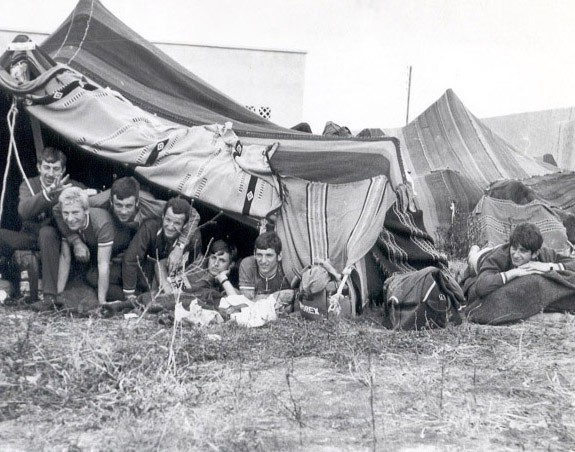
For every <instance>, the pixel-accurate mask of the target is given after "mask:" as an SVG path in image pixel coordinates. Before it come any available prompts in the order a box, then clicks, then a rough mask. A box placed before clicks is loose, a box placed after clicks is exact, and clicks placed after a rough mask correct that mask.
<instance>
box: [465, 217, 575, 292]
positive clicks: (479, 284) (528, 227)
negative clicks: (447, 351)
mask: <svg viewBox="0 0 575 452" xmlns="http://www.w3.org/2000/svg"><path fill="white" fill-rule="evenodd" d="M542 245H543V236H542V235H541V232H540V231H539V228H538V227H537V226H536V225H535V224H533V223H521V224H519V225H517V226H516V227H515V229H514V230H513V232H512V233H511V235H510V237H509V243H507V244H505V245H501V246H498V247H496V248H494V249H492V250H488V251H487V252H486V253H483V254H482V255H481V256H479V260H478V261H477V262H476V263H475V267H476V272H477V277H476V279H474V280H471V281H470V282H469V283H466V284H465V285H464V289H466V292H467V293H468V300H469V301H474V300H476V299H477V298H483V297H486V296H487V295H489V294H490V293H492V292H494V291H495V290H497V289H499V288H500V287H503V286H504V285H505V284H507V283H508V282H509V281H512V280H514V279H516V278H521V277H522V276H526V275H533V274H542V273H547V272H550V271H556V270H565V269H568V270H575V259H573V258H570V257H568V256H564V255H562V254H559V253H557V252H555V251H554V250H552V249H550V248H547V247H545V246H542ZM471 254H474V253H473V252H472V253H471ZM470 258H471V260H473V256H470Z"/></svg>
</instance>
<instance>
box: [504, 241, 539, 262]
mask: <svg viewBox="0 0 575 452" xmlns="http://www.w3.org/2000/svg"><path fill="white" fill-rule="evenodd" d="M509 255H510V256H511V263H512V264H513V267H519V266H521V265H523V264H526V263H527V262H531V261H532V260H535V258H536V257H537V253H532V252H531V251H529V250H528V249H526V248H524V247H522V246H521V245H518V246H511V247H510V248H509Z"/></svg>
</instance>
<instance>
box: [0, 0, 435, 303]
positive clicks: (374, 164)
mask: <svg viewBox="0 0 575 452" xmlns="http://www.w3.org/2000/svg"><path fill="white" fill-rule="evenodd" d="M22 57H26V58H28V59H29V61H31V62H34V65H35V67H36V71H37V73H36V74H35V75H36V78H35V79H34V80H32V81H30V82H21V83H15V82H14V80H13V79H12V78H11V77H10V76H9V75H8V74H7V73H6V72H4V73H2V74H1V75H2V77H1V83H0V85H1V89H2V91H3V92H4V98H3V102H2V112H1V113H2V114H3V115H8V116H10V115H11V114H12V113H13V112H14V110H12V109H11V108H10V105H11V104H10V101H11V99H12V98H14V99H17V100H18V102H17V103H16V104H13V106H16V105H17V106H18V109H19V112H20V113H19V116H17V120H16V124H15V130H14V132H13V133H8V131H7V128H6V125H5V124H4V130H3V133H2V140H3V142H2V143H0V144H1V145H2V155H3V162H6V163H8V162H9V161H10V160H9V159H10V152H16V150H15V149H13V147H12V146H10V145H9V142H10V143H14V142H15V143H18V151H19V152H18V155H19V156H20V157H22V161H23V166H24V170H25V172H27V173H30V172H31V171H32V170H33V167H34V163H35V161H34V158H33V149H34V143H35V141H34V140H33V139H32V137H34V139H35V140H36V141H38V140H39V139H40V140H43V141H44V142H46V143H47V144H55V145H57V146H58V147H61V148H65V150H66V151H67V154H68V156H69V165H68V170H69V172H70V173H71V175H72V176H73V177H75V178H77V179H80V180H83V181H88V182H89V185H91V186H94V185H96V186H97V185H100V187H101V186H102V185H109V184H110V183H111V180H112V175H113V174H114V173H115V174H116V175H123V174H134V175H135V176H136V177H138V178H139V179H140V180H141V181H144V182H146V183H149V184H150V185H151V186H152V187H156V188H158V189H160V190H163V191H164V193H166V192H167V193H171V194H175V193H178V194H182V195H184V196H187V197H190V198H193V199H194V200H195V201H197V205H198V206H200V207H202V206H205V207H206V208H207V209H212V210H214V211H218V210H223V211H224V212H225V213H227V214H228V215H229V216H230V217H231V218H233V219H234V220H238V221H240V222H242V223H249V224H252V225H254V224H255V223H256V222H259V221H261V220H263V219H266V218H267V219H268V220H275V221H276V222H277V226H276V229H277V231H278V233H279V234H280V237H281V238H282V242H283V243H284V247H285V251H284V260H283V265H284V269H285V270H286V273H287V274H288V276H291V275H292V274H293V272H294V271H297V270H298V269H301V268H302V267H303V266H305V265H307V264H309V263H312V262H314V261H316V260H318V259H325V258H329V259H330V260H331V261H332V263H334V265H335V266H336V268H339V269H340V270H341V269H343V268H344V267H353V269H354V270H355V277H354V281H355V282H357V283H358V284H357V285H358V286H359V289H360V295H361V298H363V299H364V300H365V299H366V297H367V288H368V286H369V282H368V281H367V279H368V278H367V276H366V275H367V273H368V270H369V269H370V268H371V270H374V269H376V267H377V264H375V263H374V262H373V261H372V262H371V264H370V263H369V262H367V261H366V259H365V258H366V256H368V257H369V256H370V253H369V251H370V249H371V248H372V247H373V246H374V245H377V244H379V245H380V247H379V248H378V247H377V246H376V248H378V249H379V251H380V252H381V250H382V249H383V250H384V254H385V249H386V244H385V240H382V237H381V236H380V234H381V232H382V225H383V222H384V218H385V215H386V212H388V211H389V210H390V207H391V206H392V204H393V203H394V201H395V199H396V195H395V192H394V190H396V189H398V188H399V187H400V186H402V184H404V183H405V181H406V178H405V172H404V168H403V162H402V158H401V153H400V149H399V141H398V140H397V139H396V138H390V137H377V138H370V137H368V138H343V137H333V136H331V137H323V136H315V135H310V134H305V133H301V132H298V131H294V130H291V129H285V128H282V127H280V126H278V125H275V124H273V123H271V122H269V121H267V120H265V119H262V118H260V117H259V116H257V115H255V114H253V113H252V112H250V111H248V110H246V109H245V108H243V107H242V106H241V105H238V104H237V103H235V102H234V101H233V100H231V99H230V98H228V97H227V96H225V95H224V94H223V93H221V92H219V91H218V90H216V89H215V88H213V87H211V86H210V85H208V84H207V83H205V82H204V81H202V80H200V79H199V78H198V77H196V76H195V75H194V74H192V73H190V72H189V71H187V70H186V69H184V68H183V67H182V66H180V65H178V64H177V63H176V62H174V61H173V60H171V59H170V58H169V57H167V56H166V55H165V54H163V53H162V52H160V51H159V50H158V49H156V48H155V47H154V46H153V45H151V44H150V43H148V42H147V41H146V40H144V39H143V38H142V37H140V36H138V35H137V34H136V33H134V32H133V31H132V30H130V29H129V28H128V27H126V26H125V25H124V24H123V23H122V22H120V21H119V20H118V19H117V18H115V17H114V16H113V15H112V14H111V13H110V12H109V11H108V10H106V8H105V7H104V6H103V5H102V4H101V3H100V2H98V1H97V0H81V1H80V2H79V3H78V5H77V6H76V8H75V10H74V11H73V12H72V14H70V16H69V17H68V18H67V19H66V20H65V21H64V23H63V24H62V25H61V26H60V27H59V28H58V29H57V30H56V31H55V32H54V33H53V34H52V35H50V36H49V37H48V38H47V39H46V41H45V42H43V43H42V45H41V47H40V49H29V50H21V51H17V50H13V51H7V52H6V53H5V54H4V55H2V57H1V58H0V64H1V65H2V67H4V68H6V69H9V68H10V67H11V65H12V64H15V63H17V62H18V60H19V59H20V58H22ZM222 70H225V68H222ZM9 111H10V113H8V112H9ZM29 120H31V121H30V122H29ZM35 124H38V125H39V126H38V127H35V126H34V125H35ZM38 130H39V132H38ZM34 131H36V133H34ZM12 137H13V138H14V139H15V140H14V141H11V139H12ZM7 149H8V150H9V152H7V151H6V150H7ZM6 174H8V175H9V177H8V179H6V181H7V182H8V184H7V186H6V189H5V190H4V193H6V192H9V190H10V186H12V193H14V187H15V186H17V185H18V183H19V182H20V177H21V175H19V174H18V173H17V172H15V171H11V172H10V173H6ZM98 188H99V187H98ZM6 199H7V201H8V204H7V206H8V207H7V208H9V207H10V201H12V202H13V200H14V196H12V197H10V196H8V197H7V198H6ZM403 214H405V212H403ZM276 217H277V220H276ZM395 217H396V218H403V217H402V213H401V212H398V213H396V216H395ZM4 221H6V220H4ZM401 221H404V222H409V221H411V220H410V217H409V215H407V217H405V218H404V219H403V220H398V222H396V223H401ZM419 223H420V222H419ZM414 225H415V223H414ZM420 226H422V225H420ZM231 229H232V231H231V233H233V232H234V231H233V230H236V231H237V229H238V227H237V225H234V226H232V228H231ZM414 229H417V228H410V230H414ZM235 239H236V241H241V242H242V244H245V242H249V241H247V240H245V238H244V240H243V241H242V239H241V237H238V236H236V237H235ZM420 242H422V239H421V238H419V239H418V241H417V243H420ZM415 248H417V246H415ZM420 248H421V247H420ZM423 248H424V249H420V251H421V252H422V254H426V255H428V256H430V257H431V261H432V262H433V263H438V262H445V257H444V256H442V255H440V253H437V252H434V251H433V252H431V251H430V250H428V249H427V245H426V246H425V247H423ZM416 251H417V250H416ZM414 252H415V251H414ZM420 254H421V253H420ZM418 258H419V261H418V262H419V263H420V265H425V260H421V255H420V256H418ZM403 268H407V269H408V268H410V266H409V263H408V259H403ZM378 285H379V284H375V286H378Z"/></svg>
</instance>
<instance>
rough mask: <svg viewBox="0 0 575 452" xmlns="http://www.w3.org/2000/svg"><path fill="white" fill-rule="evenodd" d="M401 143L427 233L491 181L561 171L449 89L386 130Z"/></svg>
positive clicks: (466, 207) (466, 208)
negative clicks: (406, 121)
mask: <svg viewBox="0 0 575 452" xmlns="http://www.w3.org/2000/svg"><path fill="white" fill-rule="evenodd" d="M387 133H388V134H392V135H395V136H397V137H398V138H399V139H400V141H401V143H402V146H403V150H404V159H405V168H406V171H407V172H408V173H410V174H411V177H412V178H413V181H414V185H415V188H416V192H417V197H418V199H419V206H420V208H421V210H423V213H424V219H425V224H426V225H427V227H428V230H429V231H430V232H431V233H434V232H435V230H436V229H437V228H440V229H441V228H443V229H445V228H449V226H450V225H451V224H453V219H454V213H455V212H461V213H462V214H463V215H467V214H468V213H469V212H471V211H472V210H473V208H474V207H475V205H476V204H477V202H478V201H479V199H480V198H481V196H482V195H483V193H484V190H485V189H486V188H487V187H488V186H489V184H490V183H492V182H494V181H497V180H501V179H523V178H528V177H530V176H535V175H545V174H551V173H554V172H558V171H560V170H559V169H558V168H557V167H555V166H553V165H549V164H546V163H543V162H540V161H537V160H535V159H534V158H532V157H529V156H525V155H523V154H522V153H521V152H519V151H518V150H517V149H516V148H515V147H514V146H512V145H511V144H509V143H508V142H507V141H505V140H504V139H503V138H501V137H500V136H499V135H497V134H496V133H494V132H493V131H492V130H491V129H490V128H489V127H488V126H487V125H486V124H485V123H484V122H483V121H482V120H480V119H478V118H476V117H475V116H474V115H473V114H472V113H471V112H470V111H469V110H468V109H467V108H466V107H465V105H464V104H463V102H461V100H460V99H459V98H458V97H457V95H456V94H455V93H454V92H453V91H452V90H447V91H446V92H445V94H444V95H443V96H442V97H441V98H440V99H438V100H437V101H436V102H435V103H434V104H433V105H431V106H430V107H429V108H428V109H427V110H425V111H424V112H423V113H422V114H421V115H419V116H418V117H417V118H415V119H414V120H413V121H411V122H410V123H409V124H408V125H407V126H405V127H403V128H401V129H398V130H388V131H387Z"/></svg>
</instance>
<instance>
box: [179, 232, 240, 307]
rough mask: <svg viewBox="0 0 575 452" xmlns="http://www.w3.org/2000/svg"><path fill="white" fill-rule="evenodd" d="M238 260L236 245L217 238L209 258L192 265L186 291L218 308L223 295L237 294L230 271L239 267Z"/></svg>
mask: <svg viewBox="0 0 575 452" xmlns="http://www.w3.org/2000/svg"><path fill="white" fill-rule="evenodd" d="M237 260H238V250H237V248H236V247H235V246H233V245H232V244H230V243H228V242H225V241H224V240H216V241H215V242H214V243H213V244H212V246H211V247H210V249H209V251H208V255H207V259H202V264H203V265H201V266H200V265H198V266H196V265H194V266H193V267H192V272H191V274H190V275H189V277H188V280H189V283H190V287H188V288H185V289H184V291H185V292H188V293H191V294H193V295H194V296H196V297H197V298H198V299H199V300H200V301H201V302H204V303H207V304H210V305H212V306H214V307H216V308H217V307H218V305H219V301H220V298H221V297H222V296H229V295H237V291H236V289H235V288H234V285H233V284H232V282H231V281H230V272H231V271H232V270H234V269H236V268H237V267H236V264H237ZM236 278H237V272H236Z"/></svg>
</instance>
